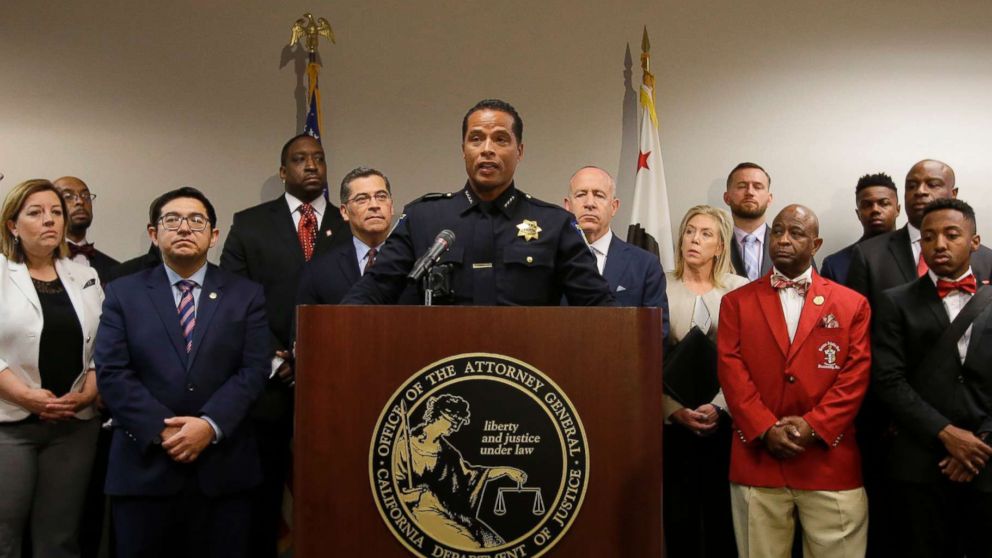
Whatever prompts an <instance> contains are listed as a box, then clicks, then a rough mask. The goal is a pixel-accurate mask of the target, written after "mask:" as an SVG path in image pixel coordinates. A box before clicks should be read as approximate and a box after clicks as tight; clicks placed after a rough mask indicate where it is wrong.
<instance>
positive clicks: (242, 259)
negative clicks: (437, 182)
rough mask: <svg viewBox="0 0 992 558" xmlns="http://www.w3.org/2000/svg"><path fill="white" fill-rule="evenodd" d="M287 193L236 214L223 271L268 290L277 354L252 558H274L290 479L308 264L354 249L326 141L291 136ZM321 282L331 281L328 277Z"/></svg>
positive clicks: (262, 404)
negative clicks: (301, 297)
mask: <svg viewBox="0 0 992 558" xmlns="http://www.w3.org/2000/svg"><path fill="white" fill-rule="evenodd" d="M279 161H280V167H279V177H280V178H281V179H282V181H283V186H284V188H285V192H284V193H283V194H282V195H280V196H279V197H278V198H276V199H274V200H271V201H269V202H266V203H263V204H260V205H256V206H254V207H250V208H248V209H245V210H243V211H240V212H238V213H235V215H234V223H233V224H232V225H231V231H230V233H229V234H228V235H227V240H226V241H225V242H224V251H223V253H222V254H221V257H220V266H221V267H222V268H224V269H226V270H228V271H233V272H234V273H237V274H239V275H243V276H245V277H247V278H249V279H251V280H253V281H257V282H258V283H261V284H262V287H264V288H265V299H266V301H267V303H266V313H267V314H268V317H269V330H270V332H271V345H272V350H273V354H272V357H273V360H272V376H271V378H270V379H269V381H268V383H267V384H266V386H265V392H264V393H263V394H262V397H261V399H260V400H259V402H258V404H256V405H255V408H254V409H253V410H252V419H253V420H254V421H255V427H256V432H257V434H258V441H259V449H260V452H261V455H262V471H263V475H264V477H265V479H264V481H263V483H262V486H261V487H260V488H259V489H258V493H257V494H256V500H255V502H254V503H253V511H252V526H251V533H252V543H251V545H250V551H249V556H252V557H258V558H275V556H276V555H277V547H276V542H277V538H278V534H279V528H280V521H281V518H282V496H283V492H284V488H285V484H286V479H287V476H288V475H289V464H290V438H291V437H292V433H293V385H294V382H293V359H292V354H291V352H292V337H293V316H294V313H295V310H296V294H297V290H298V289H299V283H300V274H301V273H302V271H303V266H304V264H305V263H306V262H308V261H310V260H311V259H312V258H313V257H314V256H317V255H320V254H323V253H324V252H327V251H329V250H330V249H331V247H332V246H334V245H335V244H337V243H339V242H340V243H342V244H344V243H350V242H351V240H350V238H349V237H350V236H351V235H350V234H349V232H348V228H347V227H346V226H345V224H344V220H343V219H342V218H341V214H340V213H339V211H338V208H337V207H334V206H333V205H332V204H330V203H329V202H328V201H327V199H326V198H325V197H324V191H325V189H326V188H327V162H326V159H325V156H324V149H323V147H321V145H320V142H319V141H318V140H316V139H315V138H313V137H311V136H308V135H306V134H300V135H298V136H295V137H293V138H291V139H290V140H289V141H287V142H286V144H285V145H283V148H282V152H281V154H280V159H279ZM321 279H322V280H323V279H325V278H321Z"/></svg>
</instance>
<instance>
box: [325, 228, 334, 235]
mask: <svg viewBox="0 0 992 558" xmlns="http://www.w3.org/2000/svg"><path fill="white" fill-rule="evenodd" d="M332 234H334V233H332V232H331V230H330V229H327V230H326V231H325V232H324V236H331V235H332Z"/></svg>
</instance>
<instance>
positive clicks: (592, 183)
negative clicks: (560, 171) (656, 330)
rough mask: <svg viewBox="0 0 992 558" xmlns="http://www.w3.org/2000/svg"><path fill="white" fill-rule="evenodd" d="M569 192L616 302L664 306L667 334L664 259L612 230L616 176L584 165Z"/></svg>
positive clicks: (573, 209)
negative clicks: (662, 264)
mask: <svg viewBox="0 0 992 558" xmlns="http://www.w3.org/2000/svg"><path fill="white" fill-rule="evenodd" d="M568 192H569V193H568V197H567V198H565V209H567V210H569V211H571V212H572V214H573V215H575V220H576V222H577V223H578V224H579V227H580V228H581V229H582V234H584V235H585V237H586V242H588V243H589V248H590V249H591V250H592V253H593V255H594V256H596V266H597V267H598V268H599V272H600V273H601V274H602V275H603V278H604V279H606V282H607V283H609V284H610V291H611V292H612V293H613V297H614V298H615V299H616V300H617V305H618V306H642V307H647V306H657V307H659V308H663V309H664V313H663V317H664V327H663V330H664V334H665V337H668V295H667V293H666V290H665V273H664V272H663V271H662V269H661V262H660V261H659V260H658V257H657V256H655V255H654V254H652V253H650V252H648V251H647V250H643V249H641V248H638V247H637V246H633V245H631V244H628V243H626V242H624V241H622V240H620V238H619V237H617V235H615V234H613V231H612V230H611V229H610V222H611V221H612V220H613V217H614V216H615V215H616V214H617V210H619V209H620V200H619V199H617V197H616V184H615V183H614V182H613V177H612V176H610V174H609V173H608V172H606V171H605V170H603V169H601V168H599V167H593V166H588V167H583V168H581V169H579V170H578V171H576V173H575V174H574V175H572V179H571V180H569V182H568Z"/></svg>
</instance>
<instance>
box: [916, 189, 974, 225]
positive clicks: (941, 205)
mask: <svg viewBox="0 0 992 558" xmlns="http://www.w3.org/2000/svg"><path fill="white" fill-rule="evenodd" d="M945 209H950V210H953V211H957V212H959V213H960V214H961V215H964V218H965V220H966V221H968V222H969V223H971V232H972V233H974V232H976V231H978V223H977V220H976V219H975V210H974V209H972V207H971V206H970V205H968V202H966V201H964V200H959V199H957V198H937V199H935V200H933V201H932V202H930V203H928V204H927V206H926V207H925V208H923V219H926V218H927V215H930V214H931V213H933V212H934V211H942V210H945Z"/></svg>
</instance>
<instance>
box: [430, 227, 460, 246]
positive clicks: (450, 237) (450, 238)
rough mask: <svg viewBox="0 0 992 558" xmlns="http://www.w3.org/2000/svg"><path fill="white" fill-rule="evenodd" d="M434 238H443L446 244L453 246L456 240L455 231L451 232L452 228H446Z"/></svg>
mask: <svg viewBox="0 0 992 558" xmlns="http://www.w3.org/2000/svg"><path fill="white" fill-rule="evenodd" d="M434 240H443V241H444V243H445V244H447V245H448V246H451V245H452V244H453V243H454V242H455V233H453V232H451V230H450V229H444V230H443V231H441V232H439V233H437V236H436V237H434Z"/></svg>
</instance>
